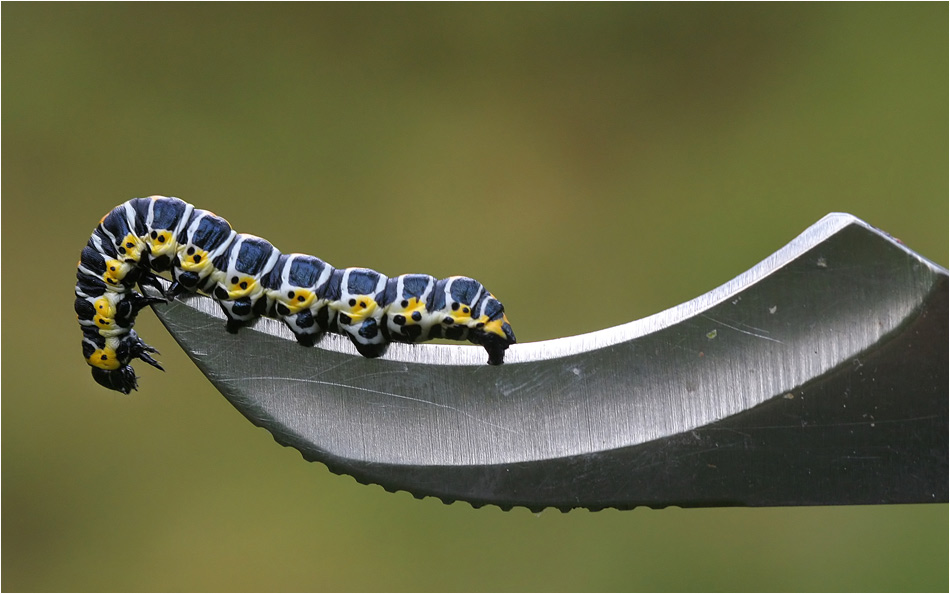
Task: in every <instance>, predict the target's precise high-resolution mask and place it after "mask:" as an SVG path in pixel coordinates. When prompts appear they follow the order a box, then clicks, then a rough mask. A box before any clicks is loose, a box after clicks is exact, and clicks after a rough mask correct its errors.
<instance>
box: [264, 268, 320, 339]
mask: <svg viewBox="0 0 950 594" xmlns="http://www.w3.org/2000/svg"><path fill="white" fill-rule="evenodd" d="M331 274H333V267H332V266H330V265H329V264H327V263H326V262H324V261H323V260H321V259H320V258H317V257H315V256H308V255H306V254H281V255H280V256H279V257H278V258H277V262H276V264H275V265H274V267H273V268H272V269H271V272H270V274H268V275H267V277H265V280H264V286H265V289H264V290H265V292H266V293H267V298H268V302H269V304H270V311H269V312H268V313H267V315H268V316H269V317H272V318H276V319H278V320H282V321H283V322H284V323H285V324H286V325H287V327H288V328H290V330H291V332H293V333H294V336H296V337H297V341H298V342H299V343H300V344H302V345H304V346H313V344H314V342H316V340H317V338H319V337H320V335H321V334H322V333H324V332H326V331H327V330H329V328H330V319H329V315H330V307H329V305H330V300H329V299H328V298H327V296H326V289H327V286H328V285H329V281H330V276H331Z"/></svg>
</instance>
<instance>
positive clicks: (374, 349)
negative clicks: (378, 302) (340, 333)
mask: <svg viewBox="0 0 950 594" xmlns="http://www.w3.org/2000/svg"><path fill="white" fill-rule="evenodd" d="M346 335H347V336H349V337H350V341H351V342H352V343H353V346H355V347H356V350H357V351H359V353H360V354H361V355H363V356H364V357H366V358H367V359H375V358H376V357H378V356H380V355H382V354H383V353H385V352H386V347H387V346H389V344H388V343H387V342H386V340H385V338H384V337H383V333H382V331H381V330H380V327H379V323H378V322H377V321H376V319H375V318H369V319H366V320H364V321H363V323H362V324H360V325H359V329H358V330H357V331H356V332H355V333H354V332H352V330H347V332H346Z"/></svg>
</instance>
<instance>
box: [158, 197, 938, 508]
mask: <svg viewBox="0 0 950 594" xmlns="http://www.w3.org/2000/svg"><path fill="white" fill-rule="evenodd" d="M947 307H948V305H947V271H946V270H945V269H943V268H941V267H940V266H937V265H936V264H934V263H932V262H930V261H928V260H927V259H925V258H923V257H921V256H920V255H918V254H916V253H915V252H913V251H911V250H909V249H907V248H906V247H904V246H903V245H902V244H900V243H899V242H896V241H895V240H893V239H892V238H890V237H889V236H887V235H886V234H884V233H882V232H880V231H879V230H877V229H874V228H873V227H870V226H869V225H867V224H866V223H864V222H862V221H860V220H858V219H856V218H854V217H852V216H850V215H845V214H832V215H828V216H827V217H825V218H823V219H822V220H821V221H819V222H818V223H816V224H815V225H813V226H812V227H810V228H809V229H808V230H806V231H805V232H804V233H803V234H802V235H800V236H799V237H798V238H796V239H795V240H794V241H792V242H791V243H790V244H788V245H787V246H785V247H784V248H782V249H781V250H779V251H778V252H776V253H775V254H773V255H772V256H770V257H769V258H767V259H766V260H765V261H763V262H762V263H760V264H758V265H757V266H755V267H754V268H752V269H751V270H749V271H748V272H746V273H744V274H742V275H740V276H739V277H737V278H736V279H734V280H732V281H730V282H729V283H726V284H725V285H723V286H721V287H719V288H718V289H715V290H714V291H711V292H709V293H707V294H705V295H702V296H701V297H698V298H697V299H694V300H692V301H689V302H687V303H684V304H682V305H679V306H677V307H674V308H672V309H669V310H667V311H664V312H661V313H659V314H656V315H653V316H650V317H648V318H645V319H642V320H639V321H636V322H631V323H629V324H624V325H621V326H617V327H614V328H609V329H606V330H602V331H599V332H592V333H590V334H585V335H582V336H574V337H569V338H562V339H557V340H551V341H544V342H536V343H525V344H517V345H514V346H513V347H512V348H511V349H510V350H509V351H508V354H507V356H506V363H505V364H504V365H502V366H500V367H492V366H488V365H485V361H484V359H485V354H484V351H483V350H482V349H480V348H479V347H475V346H455V345H400V344H393V345H391V347H390V349H389V351H388V352H387V354H386V355H384V356H383V357H381V358H379V359H374V360H369V359H364V358H362V357H360V356H359V355H358V354H357V353H356V351H355V349H354V348H353V347H352V346H350V344H349V342H348V341H347V340H346V339H344V338H342V337H340V336H336V335H328V336H326V337H325V338H324V339H323V340H322V341H321V342H320V343H318V345H317V346H316V347H313V348H305V347H301V346H299V345H297V344H296V341H295V340H294V338H293V336H292V334H291V333H290V332H289V331H288V330H286V329H285V328H284V327H283V325H282V324H280V323H278V322H276V321H274V320H269V319H261V320H259V321H258V322H257V323H256V324H255V325H254V326H252V327H250V328H245V329H242V330H241V331H240V332H239V333H238V334H237V335H232V334H228V333H227V332H226V331H225V329H224V326H225V324H224V317H223V315H222V314H221V313H220V312H219V311H218V310H219V307H218V305H217V304H216V303H214V302H213V301H212V300H210V299H208V298H205V297H192V298H188V299H186V300H185V301H184V302H176V303H174V304H171V305H158V306H156V307H155V308H154V309H155V310H156V313H157V314H158V315H159V317H160V318H161V320H162V321H163V322H164V323H165V325H166V326H167V328H168V329H169V331H170V332H171V333H172V335H173V336H174V337H175V338H176V340H178V342H179V343H180V344H181V346H182V347H183V348H184V349H185V351H187V352H188V353H189V355H190V356H191V357H192V359H194V361H195V363H196V364H197V365H198V366H199V368H200V369H201V370H202V371H203V372H204V373H205V375H207V376H208V378H209V379H210V380H211V381H212V382H213V383H214V385H215V386H216V387H217V388H218V389H219V390H220V391H221V393H222V394H224V395H225V397H227V398H228V400H230V401H231V403H232V404H233V405H234V406H235V407H237V408H238V410H240V411H241V412H242V413H243V414H244V415H245V416H246V417H247V418H248V419H250V420H251V421H252V422H253V423H254V424H256V425H259V426H262V427H265V428H267V429H268V430H269V431H270V432H271V433H272V434H273V435H274V437H275V439H276V440H277V441H278V442H279V443H281V444H284V445H287V446H291V447H294V448H297V449H298V450H300V451H301V452H302V453H303V455H304V457H305V458H307V459H308V460H313V461H320V462H323V463H325V464H326V465H327V466H328V467H329V468H330V469H331V470H333V471H334V472H338V473H345V474H350V475H352V476H354V477H356V478H357V479H358V480H359V481H361V482H366V483H377V484H380V485H382V486H383V487H385V488H386V489H388V490H398V489H404V490H407V491H409V492H411V493H413V494H414V495H416V496H420V497H421V496H426V495H432V496H436V497H440V498H442V499H443V500H445V501H454V500H464V501H468V502H470V503H472V504H473V505H476V506H477V505H482V504H486V503H491V504H496V505H499V506H501V507H503V508H508V507H511V506H515V505H522V506H525V507H529V508H531V509H541V508H544V507H548V506H552V507H557V508H560V509H565V510H566V509H570V508H573V507H586V508H590V509H598V508H603V507H618V508H630V507H634V506H637V505H649V506H652V507H663V506H668V505H680V506H707V505H756V506H762V505H806V504H855V503H898V502H927V501H942V502H945V501H947V479H948V472H947V439H948V431H947V423H948V415H947V409H948V395H947V386H948V384H947V382H948V377H947V368H948V348H947V344H948V330H947V329H948V319H947ZM169 371H171V372H172V373H174V370H169Z"/></svg>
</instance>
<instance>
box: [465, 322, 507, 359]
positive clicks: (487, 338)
mask: <svg viewBox="0 0 950 594" xmlns="http://www.w3.org/2000/svg"><path fill="white" fill-rule="evenodd" d="M503 331H504V336H501V335H499V334H495V333H493V332H476V333H473V334H471V335H469V340H470V341H472V342H473V343H475V344H477V345H481V346H483V347H485V350H486V351H487V352H488V364H489V365H501V364H502V363H504V362H505V351H507V350H508V347H509V346H511V345H513V344H515V342H517V341H516V340H515V333H514V332H513V331H512V330H511V326H509V325H508V324H507V323H506V324H505V325H504V327H503Z"/></svg>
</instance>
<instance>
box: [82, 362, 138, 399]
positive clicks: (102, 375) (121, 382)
mask: <svg viewBox="0 0 950 594" xmlns="http://www.w3.org/2000/svg"><path fill="white" fill-rule="evenodd" d="M92 378H93V379H94V380H96V383H97V384H99V385H100V386H104V387H106V388H109V389H110V390H116V391H118V392H122V393H123V394H128V393H130V392H131V391H132V390H135V389H138V381H137V379H136V377H135V370H134V369H132V366H131V365H125V366H123V367H120V368H118V369H99V368H98V367H93V368H92Z"/></svg>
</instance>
